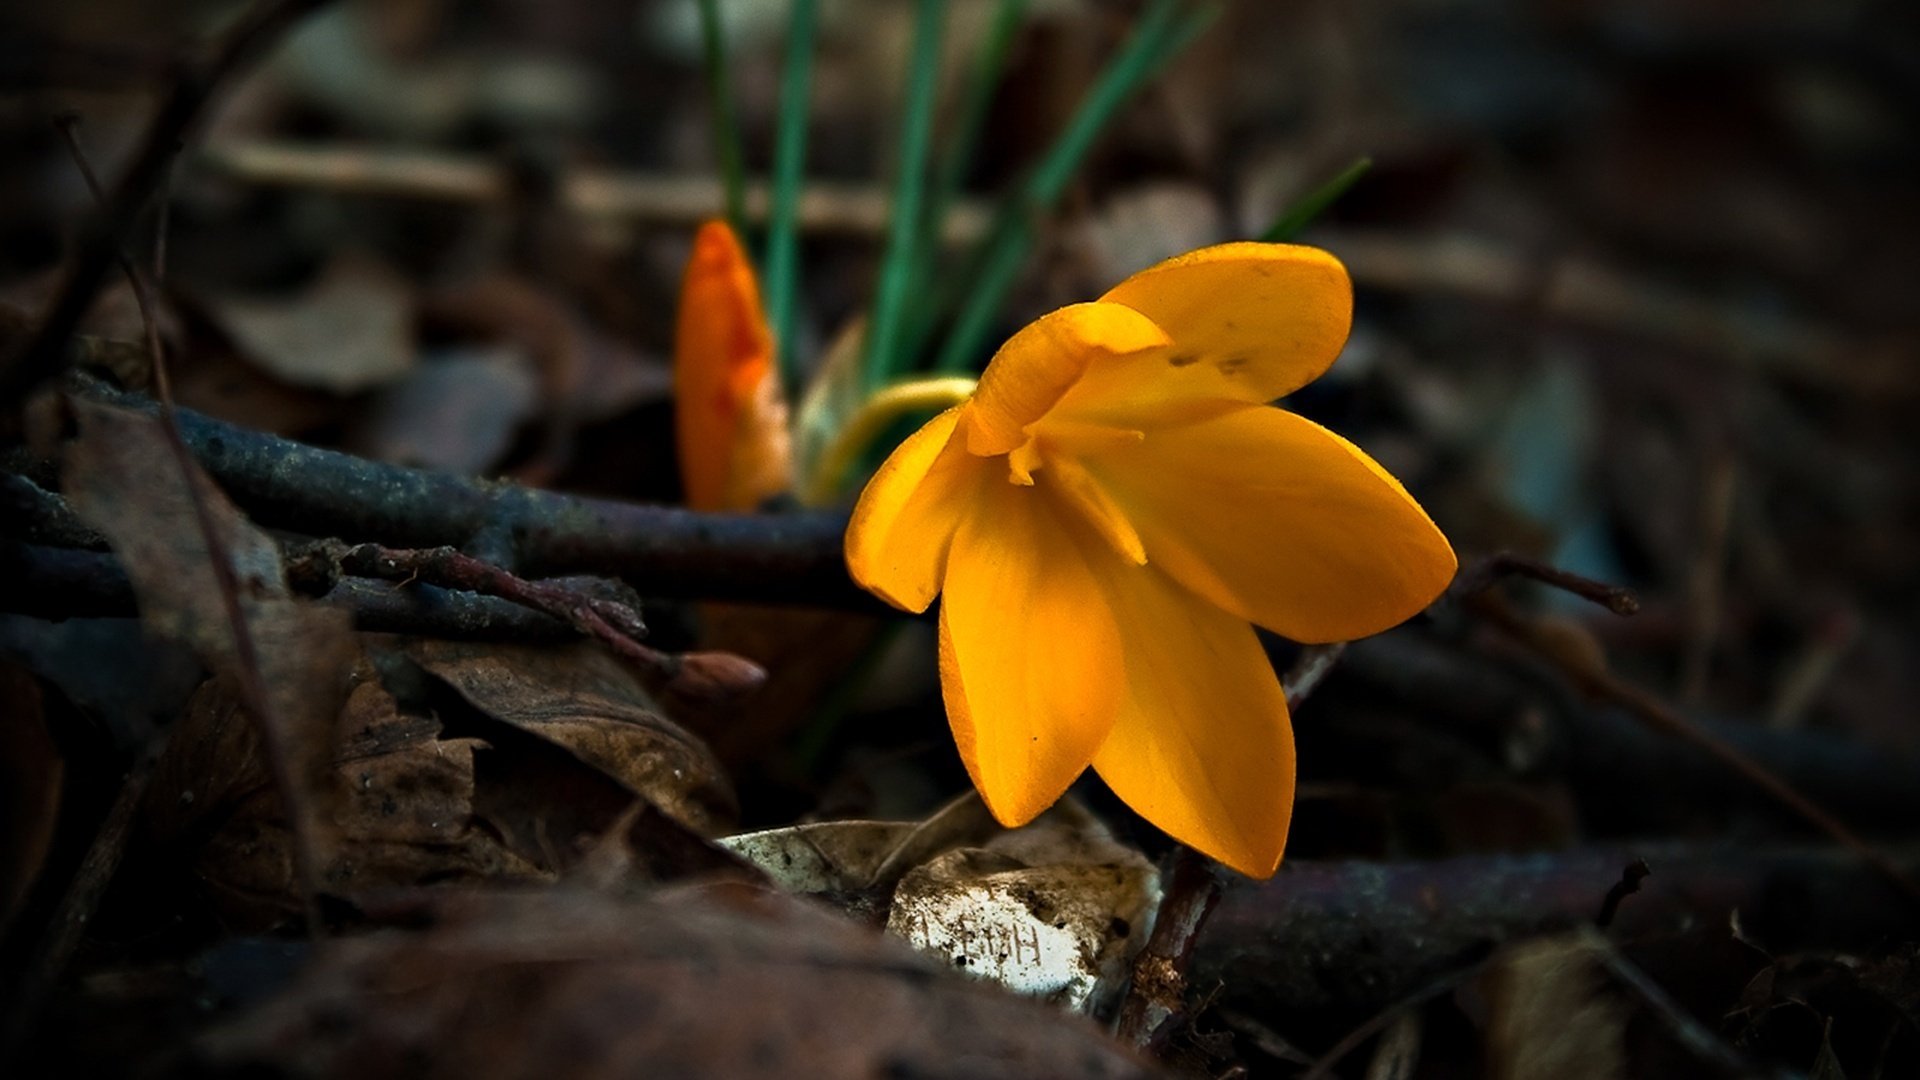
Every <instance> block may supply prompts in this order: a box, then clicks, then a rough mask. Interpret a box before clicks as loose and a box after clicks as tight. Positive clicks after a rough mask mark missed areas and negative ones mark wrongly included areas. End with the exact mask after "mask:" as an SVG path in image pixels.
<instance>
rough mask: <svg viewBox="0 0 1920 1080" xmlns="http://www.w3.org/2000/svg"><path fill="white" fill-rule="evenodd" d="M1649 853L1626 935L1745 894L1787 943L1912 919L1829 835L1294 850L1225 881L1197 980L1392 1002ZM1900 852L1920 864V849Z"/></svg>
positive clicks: (1895, 935) (1666, 927) (1377, 1005)
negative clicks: (1417, 851) (1389, 857)
mask: <svg viewBox="0 0 1920 1080" xmlns="http://www.w3.org/2000/svg"><path fill="white" fill-rule="evenodd" d="M1638 857H1644V858H1645V859H1646V860H1647V861H1648V862H1649V863H1652V864H1654V865H1657V866H1659V867H1660V873H1659V874H1657V875H1655V876H1653V877H1649V878H1647V879H1646V881H1645V882H1644V883H1643V884H1642V886H1641V889H1640V892H1639V894H1638V895H1637V896H1635V898H1634V902H1633V903H1631V904H1625V905H1622V906H1621V907H1620V909H1619V912H1618V916H1617V918H1616V919H1615V921H1614V927H1613V931H1614V933H1616V934H1619V935H1622V936H1624V937H1625V938H1628V939H1633V938H1638V937H1642V936H1645V935H1649V934H1655V933H1657V934H1661V935H1667V934H1671V933H1674V932H1675V931H1676V928H1681V927H1686V926H1699V927H1702V928H1709V927H1714V926H1720V925H1723V924H1724V921H1725V919H1726V913H1727V912H1728V911H1729V910H1732V909H1735V908H1738V909H1739V910H1740V913H1741V917H1742V919H1743V921H1744V922H1745V923H1746V924H1747V925H1749V926H1750V927H1752V928H1753V929H1754V932H1755V933H1756V934H1760V935H1764V936H1766V937H1767V938H1768V939H1769V940H1772V941H1777V942H1778V943H1779V944H1780V947H1782V948H1792V947H1798V945H1799V944H1800V943H1811V942H1821V943H1823V947H1829V948H1836V947H1837V948H1867V947H1871V946H1873V945H1874V944H1875V943H1876V942H1882V941H1884V940H1888V939H1904V938H1905V937H1907V936H1910V935H1911V933H1912V926H1913V909H1912V907H1911V905H1910V904H1909V903H1908V902H1907V901H1906V898H1905V897H1904V896H1902V895H1901V894H1900V893H1899V892H1897V891H1896V890H1895V889H1893V888H1892V887H1891V886H1890V885H1888V884H1887V883H1886V882H1885V881H1884V880H1883V879H1882V878H1881V877H1880V876H1879V875H1878V874H1876V873H1874V872H1873V871H1871V870H1870V869H1868V868H1866V867H1863V866H1861V865H1860V864H1859V862H1858V861H1857V860H1856V859H1854V858H1853V857H1852V856H1850V855H1848V854H1847V853H1845V852H1841V851H1836V850H1834V849H1832V848H1830V847H1829V848H1811V847H1786V848H1780V847H1775V848H1768V847H1756V846H1754V845H1753V844H1751V843H1748V844H1727V845H1719V846H1712V845H1703V844H1694V843H1679V842H1658V841H1643V842H1636V843H1635V844H1634V845H1633V846H1632V847H1631V848H1622V847H1604V848H1585V849H1576V850H1571V851H1563V852H1553V853H1546V854H1536V855H1471V856H1461V857H1457V858H1451V859H1443V860H1436V861H1430V862H1314V861H1309V860H1290V861H1288V862H1287V863H1285V864H1283V865H1282V866H1281V867H1280V872H1279V873H1278V874H1275V875H1274V876H1273V877H1272V878H1271V879H1270V880H1267V881H1263V882H1262V881H1245V880H1232V881H1229V882H1228V883H1227V887H1226V891H1225V893H1224V895H1223V896H1222V897H1221V899H1220V904H1219V906H1218V907H1217V908H1215V909H1214V912H1213V914H1212V916H1211V917H1210V919H1209V920H1208V923H1207V929H1206V932H1205V933H1204V934H1202V935H1201V937H1200V941H1199V944H1198V946H1197V947H1196V949H1195V951H1194V956H1193V966H1192V968H1191V969H1190V973H1189V975H1188V979H1189V981H1190V982H1192V983H1193V984H1195V985H1202V984H1204V985H1213V984H1215V983H1216V982H1217V983H1218V984H1220V986H1221V999H1220V1000H1221V1003H1222V1004H1223V1005H1225V1006H1226V1007H1228V1008H1235V1009H1241V1010H1243V1011H1248V1012H1252V1013H1255V1014H1256V1015H1263V1016H1271V1015H1275V1014H1276V1013H1281V1012H1284V1011H1286V1010H1291V1009H1356V1010H1377V1009H1381V1008H1385V1007H1387V1006H1389V1005H1393V1004H1395V1003H1397V1002H1400V1001H1401V1000H1403V999H1405V998H1407V997H1408V996H1409V995H1412V994H1415V993H1417V992H1418V991H1420V990H1421V989H1422V988H1424V987H1426V986H1428V985H1429V984H1430V983H1432V982H1433V981H1434V980H1436V979H1440V978H1443V977H1445V976H1447V975H1449V974H1450V973H1453V972H1456V971H1458V970H1459V969H1460V968H1462V967H1464V966H1467V965H1470V964H1472V963H1474V962H1476V961H1477V960H1479V959H1481V958H1483V957H1484V956H1486V955H1487V953H1488V952H1489V950H1491V949H1493V948H1497V947H1499V946H1501V945H1503V944H1506V943H1507V942H1511V941H1516V940H1521V939H1524V938H1529V937H1534V936H1538V935H1542V934H1552V933H1562V932H1565V931H1568V930H1573V929H1576V928H1578V927H1581V926H1591V925H1592V922H1593V913H1594V906H1595V900H1596V898H1597V897H1598V896H1600V895H1601V894H1602V893H1604V892H1605V891H1606V889H1607V887H1608V884H1609V883H1611V882H1613V881H1616V880H1618V879H1619V875H1620V867H1621V866H1623V865H1625V864H1627V863H1628V862H1630V861H1632V860H1633V859H1634V858H1638ZM1900 858H1901V861H1902V864H1903V865H1905V866H1909V867H1912V866H1916V865H1920V850H1914V849H1907V850H1903V851H1902V852H1901V853H1900ZM1705 932H1710V931H1705ZM1675 955H1693V954H1691V953H1676V954H1675ZM1654 974H1655V975H1656V977H1658V976H1659V975H1660V973H1659V972H1655V973H1654Z"/></svg>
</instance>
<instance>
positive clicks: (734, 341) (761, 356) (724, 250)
mask: <svg viewBox="0 0 1920 1080" xmlns="http://www.w3.org/2000/svg"><path fill="white" fill-rule="evenodd" d="M673 394H674V423H675V425H676V428H675V442H676V444H677V447H678V451H679V455H680V477H681V482H682V485H683V486H684V487H685V489H686V496H687V505H688V506H691V507H693V508H694V509H696V510H752V509H754V508H755V507H757V506H759V505H760V503H761V502H762V501H763V500H765V499H767V498H770V497H772V496H774V495H777V494H780V493H781V492H783V491H786V490H787V488H788V487H789V486H790V485H791V483H792V469H793V465H792V453H791V451H790V443H791V438H790V435H789V433H788V430H787V406H786V401H785V399H784V398H783V397H782V396H781V392H780V372H779V369H778V368H777V367H775V365H774V341H773V335H772V333H771V332H769V331H768V329H767V317H766V313H765V312H764V311H763V310H762V309H761V306H760V287H759V284H758V283H757V282H756V281H755V280H754V276H753V264H752V263H751V262H750V261H748V259H747V255H746V252H745V251H744V250H742V249H741V247H740V240H739V238H738V237H736V236H734V234H733V230H732V229H731V228H729V227H728V226H727V224H726V222H724V221H709V222H707V223H706V224H704V225H702V226H701V227H700V231H699V232H698V233H697V234H695V236H694V239H693V254H692V256H691V257H690V258H688V260H687V271H686V275H685V277H684V278H683V279H682V281H681V286H680V315H679V319H678V321H677V323H676V325H675V327H674V341H673Z"/></svg>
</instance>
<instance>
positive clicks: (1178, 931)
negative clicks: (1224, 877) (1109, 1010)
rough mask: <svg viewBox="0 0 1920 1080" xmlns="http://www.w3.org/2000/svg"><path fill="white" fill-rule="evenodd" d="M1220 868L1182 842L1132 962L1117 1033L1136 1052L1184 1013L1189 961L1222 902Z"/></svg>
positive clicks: (1153, 1044) (1160, 1038)
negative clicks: (1143, 941)
mask: <svg viewBox="0 0 1920 1080" xmlns="http://www.w3.org/2000/svg"><path fill="white" fill-rule="evenodd" d="M1220 889H1221V884H1220V872H1219V870H1218V868H1217V867H1216V866H1215V865H1214V862H1213V860H1212V859H1209V858H1207V857H1206V856H1205V855H1202V854H1200V853H1199V852H1197V851H1195V850H1193V849H1192V848H1190V847H1187V846H1186V845H1185V844H1181V845H1180V846H1179V847H1177V848H1176V849H1174V855H1173V873H1172V874H1171V875H1170V880H1169V881H1168V882H1167V891H1166V895H1165V896H1164V897H1163V898H1162V899H1161V901H1160V908H1159V910H1158V912H1157V913H1156V914H1155V915H1154V919H1153V933H1152V934H1151V935H1149V936H1148V938H1147V944H1146V947H1145V948H1143V949H1141V950H1140V955H1139V956H1138V957H1136V958H1135V959H1134V961H1133V981H1132V983H1131V984H1130V985H1129V986H1128V988H1127V1000H1126V1003H1125V1004H1124V1005H1122V1006H1121V1009H1120V1017H1119V1022H1118V1026H1117V1034H1118V1035H1119V1036H1120V1039H1121V1041H1122V1042H1125V1043H1127V1044H1128V1045H1129V1046H1132V1047H1134V1048H1135V1049H1139V1050H1149V1051H1150V1050H1156V1049H1158V1048H1159V1047H1161V1046H1163V1045H1164V1044H1165V1041H1166V1038H1167V1036H1168V1035H1170V1034H1172V1032H1173V1031H1174V1030H1175V1029H1176V1028H1177V1027H1178V1026H1179V1024H1180V1021H1181V1020H1182V1018H1183V1017H1184V1016H1185V1015H1186V998H1187V975H1186V972H1187V965H1188V962H1189V961H1191V959H1192V958H1193V949H1194V945H1195V943H1196V942H1198V941H1199V939H1200V931H1201V928H1202V927H1204V926H1205V925H1206V923H1207V916H1208V915H1210V914H1212V913H1213V908H1214V905H1216V904H1218V903H1219V902H1220Z"/></svg>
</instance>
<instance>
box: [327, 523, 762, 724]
mask: <svg viewBox="0 0 1920 1080" xmlns="http://www.w3.org/2000/svg"><path fill="white" fill-rule="evenodd" d="M331 549H332V553H333V554H334V557H335V558H337V559H338V561H339V564H340V567H341V568H342V569H344V570H346V571H348V572H349V573H355V574H360V575H363V576H367V577H382V578H388V579H393V580H403V581H408V582H411V581H414V580H416V579H417V580H420V581H425V582H427V583H429V584H432V585H439V586H441V587H443V588H451V589H463V590H466V591H468V592H476V593H480V594H482V595H486V596H497V597H500V598H502V599H505V600H511V601H513V602H514V603H517V604H521V605H523V606H525V607H529V608H532V609H533V610H535V611H540V612H544V613H546V614H548V615H551V616H553V617H554V618H557V619H561V620H563V621H565V622H566V623H568V624H569V625H571V626H572V627H573V628H574V629H576V630H578V631H579V632H580V633H582V634H584V635H586V636H588V637H591V638H594V639H595V640H597V641H599V642H601V643H603V644H605V645H606V646H607V647H608V648H610V649H612V650H613V651H614V653H615V654H616V655H618V656H620V657H622V658H624V659H626V660H628V661H630V662H632V663H633V664H635V665H637V666H638V667H639V668H641V670H643V671H645V672H646V673H647V674H649V675H652V676H654V677H655V678H657V679H660V680H662V682H663V683H664V684H665V686H666V688H667V689H670V690H672V691H674V692H675V693H678V694H681V695H683V696H687V697H690V698H697V699H702V700H724V699H728V698H733V697H738V696H739V695H741V694H744V693H747V692H750V691H752V690H753V689H755V688H757V687H758V686H760V684H761V683H763V682H765V681H766V678H767V673H766V672H765V671H763V670H762V669H761V668H760V667H759V666H758V665H756V664H754V663H752V662H751V661H748V660H745V659H742V658H741V657H738V656H734V655H733V654H731V653H719V652H695V653H667V652H662V651H660V650H659V649H655V648H652V647H650V646H647V645H644V644H642V643H641V642H640V640H639V636H640V635H641V634H644V633H645V632H646V627H645V625H644V624H642V622H641V621H640V616H639V614H638V613H637V612H635V611H634V610H633V609H632V608H631V607H629V606H628V605H626V604H622V603H620V602H618V601H615V600H611V599H607V598H604V597H596V596H591V595H589V594H587V593H585V592H582V591H581V590H579V589H575V588H571V587H569V586H566V585H563V584H559V583H556V582H550V581H545V582H542V581H526V580H523V579H521V578H518V577H515V576H514V575H513V574H511V573H508V572H507V571H505V570H502V569H501V568H500V567H497V566H494V565H492V564H490V563H487V562H485V561H482V560H480V559H476V558H473V557H472V556H470V555H463V554H461V553H460V552H458V551H455V550H454V549H452V548H450V547H439V548H431V549H428V550H425V551H396V550H394V549H392V548H385V547H381V546H379V545H378V544H361V545H359V546H357V547H346V546H345V545H332V546H331Z"/></svg>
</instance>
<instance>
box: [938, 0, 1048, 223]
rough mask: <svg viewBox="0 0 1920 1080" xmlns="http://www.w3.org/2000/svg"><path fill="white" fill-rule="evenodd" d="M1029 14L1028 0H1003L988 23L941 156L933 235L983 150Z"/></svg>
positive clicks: (944, 220)
mask: <svg viewBox="0 0 1920 1080" xmlns="http://www.w3.org/2000/svg"><path fill="white" fill-rule="evenodd" d="M1026 14H1027V0H1000V3H999V6H998V7H996V8H995V9H994V12H993V22H992V23H990V24H989V25H988V27H987V36H986V40H985V41H984V42H983V43H982V44H981V47H980V55H979V57H978V58H977V60H976V61H975V63H974V68H973V73H972V75H971V76H970V77H969V78H968V79H967V88H966V91H965V97H964V98H963V99H962V101H961V105H960V112H959V115H958V118H957V120H956V121H955V122H954V127H953V132H952V134H951V135H950V136H949V138H948V139H947V152H946V154H945V155H944V156H943V157H942V158H941V159H940V177H939V180H938V182H936V183H935V184H934V187H933V198H932V200H931V202H929V203H928V205H927V222H928V226H929V228H930V229H932V230H933V232H932V233H931V235H932V236H935V237H937V236H939V235H940V230H941V229H943V228H945V227H946V216H947V207H949V206H951V205H953V201H954V200H955V199H956V198H958V197H959V195H960V185H961V184H964V183H965V182H966V179H967V172H968V170H970V169H972V168H973V158H974V155H975V154H977V153H979V150H980V135H981V132H982V131H984V130H985V129H986V125H987V108H988V106H990V105H992V104H993V93H994V91H995V90H997V89H998V88H999V86H1000V76H1001V75H1002V74H1003V73H1004V72H1005V71H1006V67H1007V53H1008V52H1009V51H1010V50H1011V49H1012V48H1013V38H1014V34H1015V33H1017V32H1018V31H1019V29H1020V22H1021V20H1022V19H1023V18H1025V17H1026Z"/></svg>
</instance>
